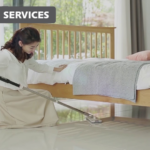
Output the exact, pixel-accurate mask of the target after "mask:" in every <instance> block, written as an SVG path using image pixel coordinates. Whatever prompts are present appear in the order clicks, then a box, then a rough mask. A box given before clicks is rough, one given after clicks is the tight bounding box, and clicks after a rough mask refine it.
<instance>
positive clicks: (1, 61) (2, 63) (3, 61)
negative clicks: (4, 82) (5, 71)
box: [0, 50, 9, 68]
mask: <svg viewBox="0 0 150 150" xmlns="http://www.w3.org/2000/svg"><path fill="white" fill-rule="evenodd" d="M8 65H9V57H8V56H7V54H6V53H5V52H4V51H3V50H2V51H1V50H0V68H5V67H7V66H8Z"/></svg>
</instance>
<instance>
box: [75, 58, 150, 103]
mask: <svg viewBox="0 0 150 150" xmlns="http://www.w3.org/2000/svg"><path fill="white" fill-rule="evenodd" d="M146 64H150V62H148V61H119V60H109V61H108V60H107V61H105V60H104V61H96V62H89V63H84V64H82V65H80V66H79V67H78V68H77V69H76V71H75V74H74V77H73V94H74V95H103V96H109V97H114V98H122V99H126V100H130V101H132V102H136V85H137V79H138V75H139V71H140V69H141V67H142V66H143V65H146Z"/></svg>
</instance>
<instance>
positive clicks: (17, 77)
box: [0, 49, 54, 90]
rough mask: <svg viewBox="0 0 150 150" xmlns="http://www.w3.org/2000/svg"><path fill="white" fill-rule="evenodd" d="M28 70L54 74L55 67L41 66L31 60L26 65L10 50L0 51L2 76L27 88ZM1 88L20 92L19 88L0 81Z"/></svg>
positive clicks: (0, 72) (25, 62) (0, 71)
mask: <svg viewBox="0 0 150 150" xmlns="http://www.w3.org/2000/svg"><path fill="white" fill-rule="evenodd" d="M28 68H30V69H32V70H34V71H36V72H39V73H52V72H53V69H54V67H52V66H49V65H47V64H39V63H38V62H36V61H35V60H34V58H33V57H32V58H30V59H28V60H25V61H24V63H22V62H19V61H18V59H17V58H16V57H15V56H14V55H13V54H12V53H11V52H10V51H8V50H6V49H4V50H2V51H0V76H1V77H4V78H7V79H9V80H11V81H13V82H15V83H18V84H21V85H22V86H25V87H27V75H28ZM0 86H3V87H6V88H10V89H13V90H18V88H17V87H15V86H13V85H11V84H9V83H5V82H3V81H1V80H0Z"/></svg>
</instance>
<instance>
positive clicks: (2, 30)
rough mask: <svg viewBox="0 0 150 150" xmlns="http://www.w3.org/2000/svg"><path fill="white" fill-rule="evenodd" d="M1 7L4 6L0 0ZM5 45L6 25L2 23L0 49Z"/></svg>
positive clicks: (0, 26) (0, 25)
mask: <svg viewBox="0 0 150 150" xmlns="http://www.w3.org/2000/svg"><path fill="white" fill-rule="evenodd" d="M0 6H3V0H0ZM2 45H4V24H3V23H0V48H1V46H2Z"/></svg>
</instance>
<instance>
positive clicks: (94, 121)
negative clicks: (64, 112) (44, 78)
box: [0, 76, 102, 124]
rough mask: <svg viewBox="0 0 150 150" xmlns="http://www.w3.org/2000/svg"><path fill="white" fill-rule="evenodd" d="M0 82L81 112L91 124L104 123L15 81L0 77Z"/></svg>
mask: <svg viewBox="0 0 150 150" xmlns="http://www.w3.org/2000/svg"><path fill="white" fill-rule="evenodd" d="M0 80H1V81H3V82H6V83H9V84H12V85H14V86H16V87H18V88H20V89H23V90H26V91H29V92H31V93H34V94H36V95H38V96H41V97H43V98H45V99H48V100H51V101H53V102H55V103H58V104H60V105H63V106H65V107H68V108H70V109H73V110H75V111H77V112H79V113H81V114H83V115H85V116H86V120H87V121H89V122H90V123H94V124H95V123H101V122H102V120H100V119H99V118H97V117H95V116H94V115H92V114H90V113H87V112H84V111H81V110H79V109H77V108H74V107H71V106H69V105H66V104H64V103H62V102H60V101H57V100H55V99H54V98H49V97H47V96H45V95H42V94H40V93H37V92H35V91H34V90H31V89H29V88H27V87H23V86H21V85H20V84H17V83H15V82H13V81H10V80H9V79H6V78H4V77H1V76H0Z"/></svg>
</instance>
